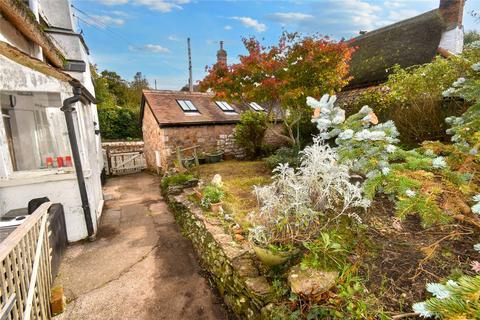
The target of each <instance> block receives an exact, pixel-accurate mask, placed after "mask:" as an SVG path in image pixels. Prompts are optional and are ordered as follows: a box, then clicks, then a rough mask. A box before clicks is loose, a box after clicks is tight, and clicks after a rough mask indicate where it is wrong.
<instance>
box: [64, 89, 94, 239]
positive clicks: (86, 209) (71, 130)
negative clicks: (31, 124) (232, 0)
mask: <svg viewBox="0 0 480 320" xmlns="http://www.w3.org/2000/svg"><path fill="white" fill-rule="evenodd" d="M81 94H82V89H81V88H80V87H78V86H74V87H73V97H70V98H67V99H65V100H64V101H63V107H62V108H61V109H60V110H62V111H63V112H64V114H65V120H66V122H67V131H68V138H69V140H70V147H71V149H72V156H73V163H74V165H75V172H76V174H77V181H78V188H79V189H80V198H81V200H82V208H83V215H84V216H85V224H86V225H87V232H88V237H89V239H90V240H94V236H93V222H92V216H91V214H90V206H89V205H88V195H87V187H86V186H85V177H84V176H83V169H82V162H81V160H80V152H79V151H78V144H77V136H76V134H75V125H74V123H73V116H72V112H73V111H75V108H73V107H72V104H74V103H76V102H78V101H80V100H81V99H82V96H81Z"/></svg>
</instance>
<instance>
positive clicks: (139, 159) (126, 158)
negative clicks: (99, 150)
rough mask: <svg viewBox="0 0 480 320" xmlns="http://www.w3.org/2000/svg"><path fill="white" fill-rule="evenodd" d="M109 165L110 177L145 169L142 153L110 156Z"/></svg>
mask: <svg viewBox="0 0 480 320" xmlns="http://www.w3.org/2000/svg"><path fill="white" fill-rule="evenodd" d="M109 164H110V170H109V171H110V172H109V173H110V174H112V175H122V174H129V173H135V172H140V171H142V170H143V169H146V168H147V162H146V161H145V156H144V155H143V152H127V153H114V154H110V161H109Z"/></svg>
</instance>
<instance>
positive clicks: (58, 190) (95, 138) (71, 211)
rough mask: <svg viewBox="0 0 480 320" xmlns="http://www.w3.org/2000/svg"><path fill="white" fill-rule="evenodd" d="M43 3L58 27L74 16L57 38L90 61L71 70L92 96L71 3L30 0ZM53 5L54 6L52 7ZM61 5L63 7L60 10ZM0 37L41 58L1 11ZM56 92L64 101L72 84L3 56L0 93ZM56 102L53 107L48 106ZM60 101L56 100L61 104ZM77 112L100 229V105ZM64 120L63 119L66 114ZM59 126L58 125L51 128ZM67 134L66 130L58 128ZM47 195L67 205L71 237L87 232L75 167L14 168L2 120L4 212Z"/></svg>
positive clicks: (67, 51)
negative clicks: (68, 33)
mask: <svg viewBox="0 0 480 320" xmlns="http://www.w3.org/2000/svg"><path fill="white" fill-rule="evenodd" d="M32 2H35V4H36V5H37V6H38V8H39V14H40V15H41V16H42V17H43V18H44V19H45V20H46V21H57V22H58V21H60V22H58V23H59V25H58V27H59V28H65V27H66V26H68V24H67V25H65V24H64V23H65V22H68V21H70V27H71V30H70V31H71V33H72V35H71V36H68V37H64V36H63V35H61V36H59V37H57V36H56V34H51V36H52V37H53V38H55V41H54V43H55V44H56V45H58V46H59V50H60V51H62V52H63V53H64V56H65V58H66V59H67V60H69V59H73V60H82V61H85V62H86V64H87V69H86V72H69V74H70V75H71V76H72V77H74V78H76V79H77V80H79V81H80V82H81V83H82V84H83V85H84V87H85V88H86V89H88V90H89V91H90V93H91V94H92V95H93V96H94V94H95V93H94V87H93V82H92V79H91V75H90V70H89V67H88V65H89V63H88V50H87V48H86V47H85V46H84V45H83V42H82V41H80V38H79V37H78V35H75V34H74V32H75V30H74V28H73V20H72V19H73V17H72V15H71V11H70V3H69V1H67V0H55V1H53V0H52V1H49V0H31V1H30V3H32ZM49 10H53V12H50V11H49ZM62 10H63V11H62ZM0 41H3V42H7V43H9V44H10V45H12V46H14V47H16V48H17V49H19V50H21V51H23V52H25V53H26V54H28V55H30V56H32V57H38V52H41V50H39V48H38V46H36V45H35V44H33V43H32V42H31V41H29V40H28V39H27V38H25V37H23V35H22V34H21V33H20V32H18V31H17V30H16V28H15V27H14V26H12V25H11V24H10V23H9V22H8V21H7V20H5V19H4V18H3V17H1V16H0ZM22 91H24V92H33V93H35V92H37V93H45V92H49V93H58V94H59V95H60V101H63V100H64V99H66V98H68V97H71V96H72V95H73V92H72V87H71V85H70V84H69V83H67V82H63V81H60V80H58V79H56V78H54V77H51V76H47V75H45V74H43V73H41V72H38V71H36V70H33V69H30V68H28V67H25V66H23V65H21V64H18V63H16V62H15V61H13V60H10V59H9V58H6V57H4V56H2V55H0V93H9V94H16V93H19V92H22ZM49 107H52V106H49ZM60 107H61V105H58V108H60ZM74 108H75V110H76V111H75V112H74V113H73V116H74V120H75V127H76V131H77V140H78V147H79V152H80V156H81V160H82V166H83V171H84V176H85V183H86V188H87V195H88V199H89V206H90V210H91V216H92V222H93V225H94V230H95V232H96V230H97V226H98V221H99V218H100V215H101V212H102V207H103V195H102V188H101V182H100V174H101V171H102V169H103V158H102V152H101V144H100V135H96V134H95V129H98V115H97V108H96V106H95V105H93V104H83V103H81V102H77V103H76V104H75V105H74ZM63 121H65V120H64V119H63ZM53 130H57V131H58V130H60V129H53ZM56 134H59V135H61V134H65V132H60V131H58V132H56ZM44 196H46V197H49V198H50V200H52V201H54V202H59V203H62V204H63V205H64V208H65V218H66V225H67V235H68V240H69V241H71V242H73V241H78V240H81V239H84V238H86V237H87V235H88V234H87V229H86V224H85V217H84V213H83V209H82V203H81V200H80V193H79V187H78V183H77V178H76V174H75V172H74V168H65V169H56V168H50V169H38V170H27V171H14V170H13V167H12V160H11V155H10V151H9V148H8V145H7V143H6V132H5V128H4V123H3V121H0V215H1V214H4V213H5V212H7V211H8V210H11V209H16V208H22V207H26V206H27V204H28V201H29V200H30V199H33V198H38V197H44Z"/></svg>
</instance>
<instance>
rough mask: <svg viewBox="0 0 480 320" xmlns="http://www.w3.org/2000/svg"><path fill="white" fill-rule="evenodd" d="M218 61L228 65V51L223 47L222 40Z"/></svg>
mask: <svg viewBox="0 0 480 320" xmlns="http://www.w3.org/2000/svg"><path fill="white" fill-rule="evenodd" d="M217 63H221V64H224V65H227V51H225V50H224V49H223V41H220V49H219V50H218V51H217Z"/></svg>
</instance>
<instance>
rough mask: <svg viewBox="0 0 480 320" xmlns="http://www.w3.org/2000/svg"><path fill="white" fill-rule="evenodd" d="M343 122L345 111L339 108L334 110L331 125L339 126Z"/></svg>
mask: <svg viewBox="0 0 480 320" xmlns="http://www.w3.org/2000/svg"><path fill="white" fill-rule="evenodd" d="M343 121H345V110H343V109H340V108H335V116H334V117H333V119H332V123H333V124H340V123H343Z"/></svg>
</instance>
